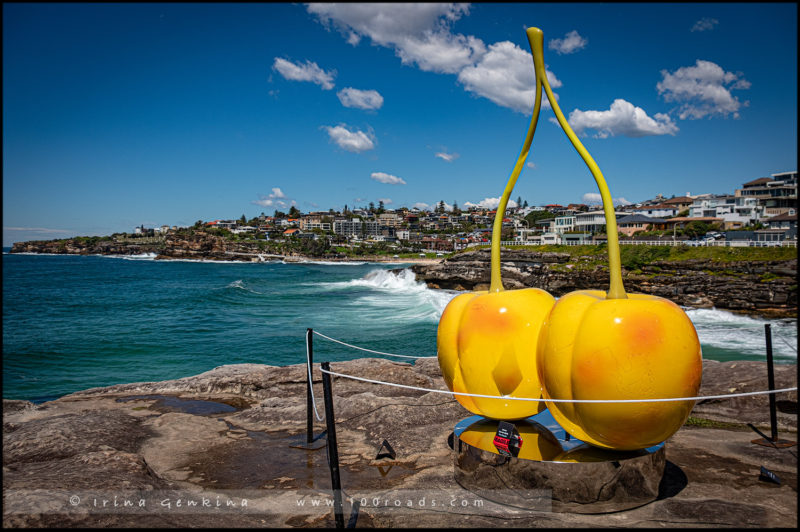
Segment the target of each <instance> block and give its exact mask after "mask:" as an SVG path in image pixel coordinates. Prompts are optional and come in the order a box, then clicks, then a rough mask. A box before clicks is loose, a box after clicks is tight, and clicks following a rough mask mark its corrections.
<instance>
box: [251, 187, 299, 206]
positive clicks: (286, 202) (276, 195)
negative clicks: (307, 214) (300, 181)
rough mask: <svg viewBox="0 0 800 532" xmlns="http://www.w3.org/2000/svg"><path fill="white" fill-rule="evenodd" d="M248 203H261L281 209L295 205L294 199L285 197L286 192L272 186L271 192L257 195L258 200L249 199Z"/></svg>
mask: <svg viewBox="0 0 800 532" xmlns="http://www.w3.org/2000/svg"><path fill="white" fill-rule="evenodd" d="M250 203H253V204H255V205H261V206H262V207H280V208H282V209H285V208H286V207H290V206H292V205H297V202H296V201H295V200H292V199H290V198H287V197H286V194H284V193H283V191H282V190H281V189H280V188H278V187H273V189H272V193H270V194H269V195H267V196H259V199H258V200H255V201H251V202H250Z"/></svg>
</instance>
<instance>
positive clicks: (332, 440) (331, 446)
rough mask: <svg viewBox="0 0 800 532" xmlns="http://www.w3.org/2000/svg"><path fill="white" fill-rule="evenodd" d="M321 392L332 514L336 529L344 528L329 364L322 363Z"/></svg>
mask: <svg viewBox="0 0 800 532" xmlns="http://www.w3.org/2000/svg"><path fill="white" fill-rule="evenodd" d="M321 367H322V392H323V394H324V395H325V424H326V426H327V433H328V437H327V440H328V460H329V464H328V465H329V466H330V468H331V488H332V489H333V505H334V508H333V512H334V517H335V519H336V528H344V511H343V509H342V485H341V482H340V480H339V449H338V445H337V443H336V421H335V420H334V417H333V391H332V390H331V376H330V374H328V373H327V372H328V371H330V363H329V362H323V363H322V364H321Z"/></svg>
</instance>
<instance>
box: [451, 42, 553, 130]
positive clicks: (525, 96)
mask: <svg viewBox="0 0 800 532" xmlns="http://www.w3.org/2000/svg"><path fill="white" fill-rule="evenodd" d="M545 73H546V74H547V81H548V82H549V83H550V87H551V88H554V89H555V88H558V87H561V85H562V83H561V81H559V79H558V78H556V76H555V74H553V73H552V72H549V71H547V70H545ZM458 81H459V82H460V83H462V84H463V85H464V88H465V89H466V90H468V91H470V92H473V93H475V94H477V95H478V96H483V97H484V98H487V99H489V100H491V101H493V102H494V103H496V104H497V105H501V106H503V107H508V108H509V109H513V110H514V111H518V112H520V113H523V114H526V115H530V114H531V113H532V112H533V101H534V98H535V97H536V76H535V75H534V70H533V58H532V57H531V54H530V53H528V52H526V51H524V50H522V48H520V47H519V46H517V45H516V44H514V43H512V42H510V41H502V42H498V43H495V44H493V45H491V46H490V47H489V51H488V52H487V53H486V55H484V56H483V58H482V59H481V60H480V61H479V62H478V63H477V64H475V65H473V66H468V67H466V68H464V69H463V70H462V71H461V73H460V74H459V75H458ZM549 106H550V103H549V101H548V100H547V96H546V95H545V94H544V91H542V107H545V108H547V107H549Z"/></svg>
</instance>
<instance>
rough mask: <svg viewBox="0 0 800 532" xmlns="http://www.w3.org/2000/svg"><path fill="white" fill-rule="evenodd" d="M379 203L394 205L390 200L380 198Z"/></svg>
mask: <svg viewBox="0 0 800 532" xmlns="http://www.w3.org/2000/svg"><path fill="white" fill-rule="evenodd" d="M378 201H382V202H383V204H384V205H391V204H392V203H394V202H393V201H392V200H391V199H390V198H378Z"/></svg>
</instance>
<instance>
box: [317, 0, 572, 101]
mask: <svg viewBox="0 0 800 532" xmlns="http://www.w3.org/2000/svg"><path fill="white" fill-rule="evenodd" d="M307 9H308V12H309V13H311V14H312V15H315V16H317V18H318V19H319V21H320V22H321V23H322V24H323V25H324V26H325V27H327V28H331V27H333V28H336V29H338V30H339V31H340V32H341V33H342V34H343V35H344V37H345V38H346V39H347V42H348V43H350V44H352V45H354V46H355V45H358V44H359V43H360V42H361V38H362V37H369V38H370V39H371V41H372V43H373V44H375V45H378V46H385V47H387V48H391V49H393V50H394V51H395V53H396V54H397V56H398V57H400V59H401V61H402V63H403V64H407V65H416V66H417V67H418V68H419V69H421V70H425V71H431V72H436V73H445V74H457V75H458V81H459V83H461V84H462V85H463V86H464V88H465V90H467V91H469V92H472V93H474V94H475V95H476V96H481V97H484V98H487V99H489V100H491V101H492V102H494V103H495V104H497V105H501V106H503V107H508V108H510V109H513V110H515V111H519V112H521V113H523V114H527V115H530V114H531V110H532V108H533V100H534V95H535V85H534V73H533V61H532V59H531V55H530V54H529V53H527V52H525V51H523V50H522V49H520V48H519V47H518V46H516V45H515V44H513V43H511V42H509V41H503V42H498V43H495V44H493V45H491V46H490V47H489V48H488V50H487V47H486V45H485V44H484V42H483V41H482V40H481V39H479V38H477V37H475V36H472V35H467V36H465V35H461V34H453V33H452V32H451V31H450V28H451V26H452V24H453V23H454V22H455V21H457V20H459V19H460V18H461V17H463V16H466V15H469V5H468V4H445V3H405V4H400V3H346V4H339V3H336V4H334V3H331V4H308V7H307ZM574 33H575V35H576V36H577V38H575V37H573V36H572V34H568V35H567V37H566V38H565V39H563V40H564V41H565V44H564V45H563V46H562V48H561V49H563V50H567V49H570V47H572V51H575V50H577V49H579V46H583V45H585V39H583V38H582V37H580V35H577V32H574ZM578 43H583V44H578ZM547 79H548V81H549V82H550V86H551V87H553V88H558V87H560V86H561V82H560V81H559V80H558V79H557V78H556V76H555V75H554V74H553V73H552V72H549V71H547ZM556 98H558V96H557V95H556ZM542 106H543V107H544V108H548V107H549V102H548V100H547V98H546V97H545V98H544V101H543V102H542Z"/></svg>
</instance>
